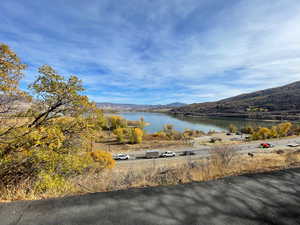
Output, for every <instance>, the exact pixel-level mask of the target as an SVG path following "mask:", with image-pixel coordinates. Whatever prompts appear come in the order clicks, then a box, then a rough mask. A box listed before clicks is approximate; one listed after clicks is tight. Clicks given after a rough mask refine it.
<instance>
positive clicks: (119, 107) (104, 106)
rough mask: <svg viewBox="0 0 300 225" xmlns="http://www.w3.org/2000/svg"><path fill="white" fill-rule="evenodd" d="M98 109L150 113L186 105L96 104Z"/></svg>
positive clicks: (179, 103) (175, 103)
mask: <svg viewBox="0 0 300 225" xmlns="http://www.w3.org/2000/svg"><path fill="white" fill-rule="evenodd" d="M96 104H97V107H99V108H102V109H104V110H117V111H148V110H157V109H172V108H177V107H182V106H185V105H186V104H184V103H181V102H174V103H170V104H166V105H138V104H118V103H109V102H99V103H96Z"/></svg>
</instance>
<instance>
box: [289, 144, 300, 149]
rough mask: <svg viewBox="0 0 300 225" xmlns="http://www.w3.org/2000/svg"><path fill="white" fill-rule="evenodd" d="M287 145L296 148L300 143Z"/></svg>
mask: <svg viewBox="0 0 300 225" xmlns="http://www.w3.org/2000/svg"><path fill="white" fill-rule="evenodd" d="M287 146H289V147H292V148H296V147H300V144H297V143H294V144H288V145H287Z"/></svg>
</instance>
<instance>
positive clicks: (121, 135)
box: [113, 128, 124, 143]
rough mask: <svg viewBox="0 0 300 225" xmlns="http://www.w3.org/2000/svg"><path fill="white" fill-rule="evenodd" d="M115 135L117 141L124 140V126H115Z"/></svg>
mask: <svg viewBox="0 0 300 225" xmlns="http://www.w3.org/2000/svg"><path fill="white" fill-rule="evenodd" d="M113 133H114V134H115V135H117V139H118V141H119V142H121V143H123V142H124V128H117V129H115V130H114V131H113Z"/></svg>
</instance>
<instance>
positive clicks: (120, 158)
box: [114, 154, 130, 160]
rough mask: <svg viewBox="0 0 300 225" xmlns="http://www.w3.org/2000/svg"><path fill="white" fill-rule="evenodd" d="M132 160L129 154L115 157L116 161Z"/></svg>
mask: <svg viewBox="0 0 300 225" xmlns="http://www.w3.org/2000/svg"><path fill="white" fill-rule="evenodd" d="M129 158H130V156H129V155H127V154H117V155H115V156H114V159H115V160H128V159H129Z"/></svg>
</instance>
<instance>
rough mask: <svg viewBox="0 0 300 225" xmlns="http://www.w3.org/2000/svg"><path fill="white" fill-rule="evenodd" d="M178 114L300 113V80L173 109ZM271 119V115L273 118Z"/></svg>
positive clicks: (242, 114)
mask: <svg viewBox="0 0 300 225" xmlns="http://www.w3.org/2000/svg"><path fill="white" fill-rule="evenodd" d="M171 112H172V113H177V114H191V115H218V114H219V115H220V116H226V115H227V116H240V117H250V116H254V117H255V116H257V115H265V116H266V117H270V116H271V115H273V116H274V115H275V116H276V115H277V116H279V117H280V118H281V117H283V116H285V117H291V118H292V117H295V119H297V118H299V115H300V81H298V82H294V83H291V84H288V85H285V86H282V87H277V88H270V89H266V90H262V91H256V92H253V93H249V94H242V95H238V96H236V97H231V98H226V99H223V100H220V101H217V102H206V103H196V104H191V105H187V106H183V107H179V108H176V109H173V110H171ZM270 119H272V118H270ZM274 119H277V118H274Z"/></svg>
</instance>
